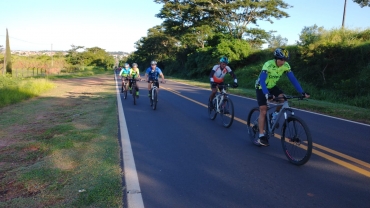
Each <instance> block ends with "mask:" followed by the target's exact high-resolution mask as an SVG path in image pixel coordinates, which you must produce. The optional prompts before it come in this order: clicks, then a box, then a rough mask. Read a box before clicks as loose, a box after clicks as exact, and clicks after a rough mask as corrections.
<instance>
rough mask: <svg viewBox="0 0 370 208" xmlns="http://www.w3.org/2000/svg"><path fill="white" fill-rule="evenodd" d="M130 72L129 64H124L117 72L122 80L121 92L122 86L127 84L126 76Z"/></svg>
mask: <svg viewBox="0 0 370 208" xmlns="http://www.w3.org/2000/svg"><path fill="white" fill-rule="evenodd" d="M130 71H131V69H130V64H128V63H125V65H124V67H123V68H122V69H121V71H120V72H119V76H120V77H121V79H122V87H121V92H123V86H124V85H126V84H127V82H128V76H129V75H130Z"/></svg>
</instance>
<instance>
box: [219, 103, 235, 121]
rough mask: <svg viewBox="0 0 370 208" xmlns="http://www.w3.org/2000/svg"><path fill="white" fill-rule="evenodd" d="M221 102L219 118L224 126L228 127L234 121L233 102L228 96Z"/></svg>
mask: <svg viewBox="0 0 370 208" xmlns="http://www.w3.org/2000/svg"><path fill="white" fill-rule="evenodd" d="M222 102H223V103H222V104H221V110H222V111H221V113H220V116H221V120H222V124H223V126H224V127H226V128H229V127H230V126H231V125H232V124H233V121H234V104H233V102H232V100H231V99H230V98H225V99H224V100H223V101H222Z"/></svg>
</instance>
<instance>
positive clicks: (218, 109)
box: [208, 84, 234, 128]
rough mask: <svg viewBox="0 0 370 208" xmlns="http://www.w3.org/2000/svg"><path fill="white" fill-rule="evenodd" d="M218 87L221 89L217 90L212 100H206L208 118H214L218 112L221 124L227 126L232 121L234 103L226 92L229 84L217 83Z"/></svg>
mask: <svg viewBox="0 0 370 208" xmlns="http://www.w3.org/2000/svg"><path fill="white" fill-rule="evenodd" d="M218 87H222V90H221V91H220V92H217V94H216V96H215V98H213V100H212V102H210V101H208V114H209V118H210V119H212V120H214V119H215V118H216V117H217V114H218V113H219V114H220V116H221V119H222V124H223V126H224V127H226V128H229V127H230V126H231V124H233V121H234V104H233V102H232V100H231V99H230V98H229V96H228V94H227V92H226V90H227V88H228V87H230V84H225V85H218Z"/></svg>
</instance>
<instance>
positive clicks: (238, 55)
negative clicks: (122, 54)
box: [129, 0, 370, 77]
mask: <svg viewBox="0 0 370 208" xmlns="http://www.w3.org/2000/svg"><path fill="white" fill-rule="evenodd" d="M353 1H354V2H356V3H358V4H359V5H360V6H368V5H369V1H370V0H353ZM154 2H156V3H159V4H163V7H162V9H161V10H160V12H159V13H158V14H157V15H156V16H157V17H158V18H161V19H163V23H162V24H161V25H159V26H155V27H153V28H150V29H149V30H148V33H147V36H146V37H142V38H141V39H140V40H138V41H137V42H136V43H135V47H136V48H137V51H136V52H134V53H133V54H132V55H131V56H130V57H129V61H130V62H137V63H139V64H147V63H149V62H150V60H157V61H158V62H159V65H161V66H162V67H166V71H167V73H178V72H180V71H183V66H185V69H186V71H187V72H189V71H190V73H189V76H190V77H192V76H194V75H198V76H200V75H203V74H204V70H208V68H210V67H211V65H212V64H213V63H214V62H215V61H217V58H218V57H219V56H220V55H226V56H228V57H229V58H230V59H231V60H232V61H233V62H235V61H236V62H237V61H241V60H243V59H244V58H246V57H247V56H248V54H250V53H251V52H253V51H255V50H260V49H261V48H262V45H263V44H267V45H268V47H269V48H276V47H279V46H285V45H286V44H287V42H288V40H287V39H286V38H283V37H281V36H280V35H276V34H275V32H276V31H265V30H263V29H261V28H259V26H258V23H259V22H260V21H267V22H270V23H273V20H277V21H278V20H279V19H281V18H287V17H289V14H288V13H287V12H286V11H285V10H286V9H289V8H291V7H292V6H291V5H289V4H287V3H285V2H284V1H283V0H267V1H261V0H222V1H219V0H211V1H204V0H182V1H178V0H154Z"/></svg>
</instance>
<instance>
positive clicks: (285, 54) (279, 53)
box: [274, 48, 289, 60]
mask: <svg viewBox="0 0 370 208" xmlns="http://www.w3.org/2000/svg"><path fill="white" fill-rule="evenodd" d="M274 58H275V59H284V60H289V51H288V50H286V49H284V48H277V49H276V50H275V51H274Z"/></svg>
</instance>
